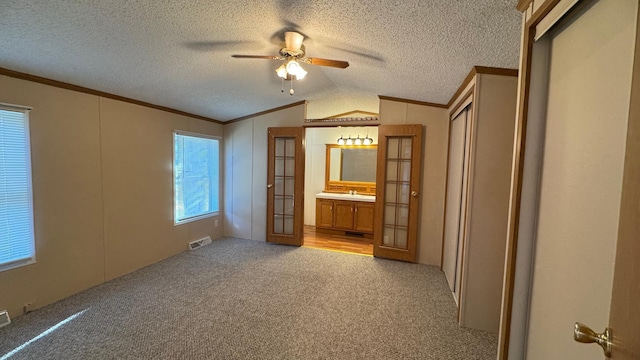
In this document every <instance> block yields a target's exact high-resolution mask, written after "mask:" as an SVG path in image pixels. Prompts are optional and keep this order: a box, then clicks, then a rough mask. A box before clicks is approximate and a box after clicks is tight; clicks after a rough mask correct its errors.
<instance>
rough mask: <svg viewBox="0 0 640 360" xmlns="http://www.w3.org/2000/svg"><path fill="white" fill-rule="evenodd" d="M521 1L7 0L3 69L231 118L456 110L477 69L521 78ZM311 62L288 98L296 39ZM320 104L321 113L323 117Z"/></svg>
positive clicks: (0, 47) (1, 5)
mask: <svg viewBox="0 0 640 360" xmlns="http://www.w3.org/2000/svg"><path fill="white" fill-rule="evenodd" d="M516 3H517V0H467V1H463V0H433V1H426V0H420V1H419V0H386V1H380V0H376V1H373V0H360V1H335V0H271V1H267V0H237V1H211V0H208V1H205V0H190V1H183V0H137V1H126V0H93V1H91V0H66V1H63V0H38V1H25V0H2V1H1V2H0V67H4V68H8V69H11V70H16V71H20V72H25V73H29V74H33V75H38V76H43V77H47V78H51V79H54V80H59V81H63V82H68V83H72V84H75V85H80V86H84V87H88V88H92V89H95V90H99V91H104V92H108V93H113V94H117V95H121V96H125V97H130V98H133V99H136V100H141V101H145V102H149V103H153V104H157V105H162V106H166V107H170V108H174V109H178V110H182V111H186V112H190V113H193V114H197V115H202V116H207V117H211V118H214V119H218V120H221V121H226V120H229V119H233V118H237V117H241V116H244V115H247V114H252V113H256V112H259V111H263V110H267V109H271V108H274V107H278V106H282V105H286V104H290V103H293V102H297V101H300V100H308V101H309V109H308V114H307V117H309V118H319V117H325V116H330V115H332V114H337V113H342V112H347V111H350V110H354V109H360V110H366V111H377V95H386V96H392V97H399V98H407V99H413V100H421V101H427V102H434V103H446V102H447V101H449V98H450V97H451V96H452V95H453V93H454V92H455V91H456V89H457V87H458V86H459V85H460V84H461V82H462V81H463V79H464V77H465V76H466V75H467V74H468V72H469V71H470V70H471V68H472V66H474V65H481V66H493V67H507V68H516V67H517V66H518V55H519V40H520V39H519V34H520V25H521V24H520V19H521V17H520V14H519V13H518V12H517V10H516V9H515V5H516ZM287 29H289V30H297V31H300V32H301V33H303V34H304V35H305V36H306V37H307V38H306V39H305V41H304V44H305V47H306V49H307V55H308V56H311V57H321V58H329V59H337V60H346V61H348V62H349V63H350V66H349V67H348V68H347V69H344V70H342V69H334V68H327V67H319V66H312V65H305V69H306V70H307V71H308V72H309V74H308V75H307V77H306V78H305V79H304V80H302V81H296V82H295V83H294V88H295V95H294V96H290V95H289V94H288V92H287V90H288V86H289V85H288V83H287V82H285V92H284V93H281V92H280V88H281V81H280V79H279V78H278V77H277V76H276V74H275V72H274V69H275V68H276V67H277V66H278V65H279V62H278V61H274V60H253V59H233V58H231V56H230V55H231V54H250V55H277V52H278V49H279V46H278V43H279V41H280V40H279V39H280V38H281V36H282V33H283V32H284V31H285V30H287ZM313 105H317V106H313Z"/></svg>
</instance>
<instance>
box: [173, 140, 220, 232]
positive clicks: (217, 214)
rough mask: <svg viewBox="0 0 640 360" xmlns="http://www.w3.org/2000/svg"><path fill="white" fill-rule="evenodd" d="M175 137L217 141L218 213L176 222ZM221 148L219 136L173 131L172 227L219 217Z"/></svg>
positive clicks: (209, 213)
mask: <svg viewBox="0 0 640 360" xmlns="http://www.w3.org/2000/svg"><path fill="white" fill-rule="evenodd" d="M176 135H186V136H193V137H200V138H205V139H212V140H217V141H218V211H212V212H208V213H206V214H201V215H198V216H192V217H189V218H185V219H182V220H179V221H176V214H175V211H176V174H175V169H174V168H173V166H174V164H175V163H176V152H175V149H174V146H173V140H174V139H175V136H176ZM221 147H222V138H221V137H220V136H214V135H207V134H200V133H194V132H189V131H182V130H174V131H173V135H172V139H171V151H172V152H173V156H172V159H171V160H172V161H171V177H172V182H173V192H172V193H171V196H172V197H173V210H172V215H173V216H172V217H173V226H178V225H182V224H187V223H190V222H194V221H198V220H202V219H207V218H210V217H214V216H219V215H220V188H221V186H220V182H221V181H220V163H221V162H220V148H221Z"/></svg>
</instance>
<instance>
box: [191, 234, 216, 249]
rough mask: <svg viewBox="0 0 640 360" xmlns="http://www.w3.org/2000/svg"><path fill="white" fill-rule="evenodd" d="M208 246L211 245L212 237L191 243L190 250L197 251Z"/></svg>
mask: <svg viewBox="0 0 640 360" xmlns="http://www.w3.org/2000/svg"><path fill="white" fill-rule="evenodd" d="M207 244H211V237H210V236H207V237H203V238H202V239H200V240H196V241H192V242H190V243H189V250H195V249H198V248H201V247H203V246H205V245H207Z"/></svg>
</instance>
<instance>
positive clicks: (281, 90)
mask: <svg viewBox="0 0 640 360" xmlns="http://www.w3.org/2000/svg"><path fill="white" fill-rule="evenodd" d="M280 80H282V81H281V82H280V92H281V93H283V92H284V79H282V78H281V79H280Z"/></svg>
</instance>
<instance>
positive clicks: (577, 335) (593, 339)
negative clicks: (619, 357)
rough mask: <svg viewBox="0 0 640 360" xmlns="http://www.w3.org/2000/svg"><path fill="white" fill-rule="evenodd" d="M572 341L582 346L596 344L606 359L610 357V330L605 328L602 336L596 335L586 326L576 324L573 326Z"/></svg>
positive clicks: (611, 343) (611, 337)
mask: <svg viewBox="0 0 640 360" xmlns="http://www.w3.org/2000/svg"><path fill="white" fill-rule="evenodd" d="M573 340H575V341H577V342H581V343H584V344H590V343H596V344H598V345H600V346H601V347H602V350H603V351H604V355H605V356H606V357H610V356H611V350H612V345H613V335H612V334H611V329H610V328H606V329H604V332H603V333H602V334H598V333H596V332H595V331H593V330H591V328H590V327H588V326H587V325H585V324H583V323H579V322H577V323H575V325H574V326H573Z"/></svg>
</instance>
